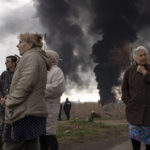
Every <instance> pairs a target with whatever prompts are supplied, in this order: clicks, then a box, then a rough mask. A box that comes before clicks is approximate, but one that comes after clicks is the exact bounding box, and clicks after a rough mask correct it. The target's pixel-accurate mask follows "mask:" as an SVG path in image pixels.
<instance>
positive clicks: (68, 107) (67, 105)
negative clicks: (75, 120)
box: [63, 98, 71, 120]
mask: <svg viewBox="0 0 150 150" xmlns="http://www.w3.org/2000/svg"><path fill="white" fill-rule="evenodd" d="M63 109H64V112H65V114H66V117H67V120H69V119H70V110H71V102H70V101H69V99H68V98H66V101H65V104H64V107H63Z"/></svg>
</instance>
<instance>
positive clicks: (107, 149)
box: [59, 120, 131, 150]
mask: <svg viewBox="0 0 150 150" xmlns="http://www.w3.org/2000/svg"><path fill="white" fill-rule="evenodd" d="M95 122H99V120H97V121H95ZM101 122H103V123H105V124H109V125H124V124H125V125H127V122H126V120H101ZM117 134H118V133H116V135H114V133H113V135H111V133H110V134H109V133H106V135H105V136H103V137H104V138H102V135H97V136H95V137H92V139H91V138H88V137H87V138H84V139H82V140H80V139H69V140H68V141H66V142H65V143H59V150H70V149H71V150H130V149H129V148H126V147H130V146H131V145H130V142H129V140H128V130H126V131H124V132H123V133H121V134H120V135H117ZM126 142H127V143H128V144H126ZM122 143H125V145H123V146H125V148H126V149H123V148H122V149H116V148H115V149H113V148H114V147H115V146H119V145H120V144H122ZM121 146H122V145H121ZM130 148H131V147H130Z"/></svg>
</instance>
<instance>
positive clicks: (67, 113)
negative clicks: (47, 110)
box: [65, 111, 70, 120]
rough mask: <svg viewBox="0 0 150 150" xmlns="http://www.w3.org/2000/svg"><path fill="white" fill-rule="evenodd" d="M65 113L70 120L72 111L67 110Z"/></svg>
mask: <svg viewBox="0 0 150 150" xmlns="http://www.w3.org/2000/svg"><path fill="white" fill-rule="evenodd" d="M65 114H66V117H67V120H69V119H70V112H68V111H65Z"/></svg>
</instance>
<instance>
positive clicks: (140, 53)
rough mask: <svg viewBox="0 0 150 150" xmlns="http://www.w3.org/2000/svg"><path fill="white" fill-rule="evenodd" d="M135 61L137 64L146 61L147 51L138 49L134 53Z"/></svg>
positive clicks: (142, 63)
mask: <svg viewBox="0 0 150 150" xmlns="http://www.w3.org/2000/svg"><path fill="white" fill-rule="evenodd" d="M135 62H136V63H137V64H138V65H144V64H146V63H147V53H146V52H145V51H144V50H142V49H141V50H139V51H137V53H136V57H135Z"/></svg>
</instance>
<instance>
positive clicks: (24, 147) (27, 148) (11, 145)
mask: <svg viewBox="0 0 150 150" xmlns="http://www.w3.org/2000/svg"><path fill="white" fill-rule="evenodd" d="M39 149H40V146H39V143H38V138H36V139H33V140H29V141H23V142H8V143H4V146H3V150H39Z"/></svg>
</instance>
